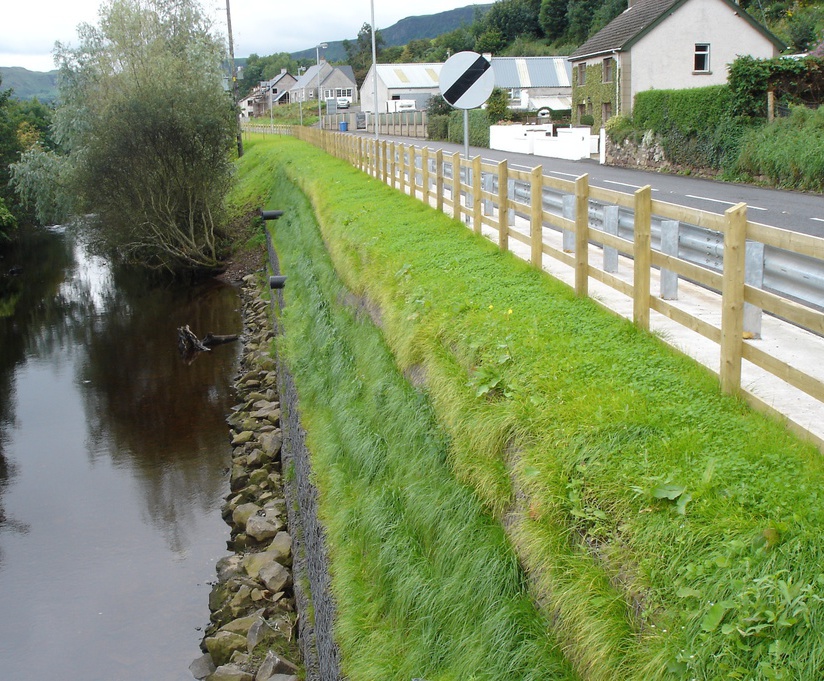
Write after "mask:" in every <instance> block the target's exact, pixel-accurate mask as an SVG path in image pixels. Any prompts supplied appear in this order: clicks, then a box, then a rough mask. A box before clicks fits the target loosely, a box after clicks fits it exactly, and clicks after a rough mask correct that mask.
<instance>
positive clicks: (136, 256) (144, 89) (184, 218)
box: [16, 0, 236, 271]
mask: <svg viewBox="0 0 824 681" xmlns="http://www.w3.org/2000/svg"><path fill="white" fill-rule="evenodd" d="M78 34H79V37H80V44H79V46H78V47H75V48H71V47H66V46H62V45H58V46H57V50H56V54H57V61H58V64H59V67H60V100H61V105H60V106H59V108H58V110H57V112H56V114H55V135H56V137H57V139H58V141H59V143H60V145H61V149H62V151H63V156H62V158H61V159H60V161H59V162H58V163H55V164H53V165H54V166H59V169H60V172H59V176H60V183H59V187H60V188H61V189H62V194H63V197H62V198H63V199H65V195H66V194H68V195H69V197H70V198H71V199H72V202H71V204H70V205H71V208H72V209H73V210H74V211H75V212H79V211H82V212H83V213H90V214H92V215H93V216H94V219H93V220H91V222H90V226H91V234H92V235H93V236H94V237H95V241H96V243H97V244H98V245H99V246H100V248H101V249H102V250H104V251H105V252H108V253H112V254H115V255H116V256H118V257H119V259H120V260H123V261H125V262H130V263H137V264H142V265H148V266H150V267H159V268H166V269H170V270H175V271H179V270H185V269H194V270H215V269H219V268H220V266H221V260H222V259H223V257H224V255H225V252H224V251H225V248H226V244H225V237H224V236H223V235H224V229H223V228H224V222H225V212H224V199H225V195H226V192H227V190H228V187H229V183H230V179H231V168H232V164H231V160H232V159H231V149H232V143H233V139H234V134H235V132H236V130H235V125H236V124H235V118H234V110H233V104H232V102H231V100H230V98H229V95H228V94H227V93H226V92H225V91H224V89H223V73H222V69H221V64H222V62H223V57H224V54H225V50H224V45H223V42H222V41H221V40H220V39H219V38H218V37H216V36H215V35H213V33H212V31H211V25H210V22H209V21H208V20H207V18H206V17H205V15H204V13H203V11H202V9H201V8H200V6H199V5H198V4H197V2H196V0H110V1H109V2H108V3H107V4H104V5H103V6H102V7H101V9H100V21H99V25H98V26H91V25H89V24H84V25H81V26H80V27H79V28H78ZM37 154H38V152H33V153H32V154H31V155H30V156H29V157H28V158H24V159H23V161H22V163H21V167H20V168H18V170H17V173H16V175H17V182H18V185H19V186H21V188H22V189H24V190H25V189H26V171H27V168H29V169H31V170H32V171H33V172H31V177H32V178H38V176H39V177H40V179H42V172H40V174H39V175H38V172H34V171H42V168H44V167H45V168H49V167H52V166H50V165H49V164H48V163H44V162H43V159H42V158H41V159H38V158H37ZM34 185H36V186H34ZM38 187H40V188H41V191H42V186H41V184H40V183H39V182H36V183H31V182H30V183H29V187H28V189H29V191H30V193H36V192H37V191H38Z"/></svg>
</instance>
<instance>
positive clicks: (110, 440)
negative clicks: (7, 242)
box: [0, 230, 241, 681]
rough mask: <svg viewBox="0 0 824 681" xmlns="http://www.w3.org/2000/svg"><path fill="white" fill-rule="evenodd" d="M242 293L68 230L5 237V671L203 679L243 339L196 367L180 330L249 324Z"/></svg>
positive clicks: (1, 335) (0, 323) (0, 548)
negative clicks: (183, 279) (99, 251)
mask: <svg viewBox="0 0 824 681" xmlns="http://www.w3.org/2000/svg"><path fill="white" fill-rule="evenodd" d="M18 266H19V267H20V270H19V271H18V270H16V269H15V274H14V275H9V274H8V271H9V269H11V268H12V267H14V268H17V267H18ZM238 307H239V301H238V296H237V292H236V291H235V290H234V289H232V288H231V287H229V286H224V285H221V284H219V283H217V282H214V281H212V282H209V283H205V284H201V285H197V286H182V285H179V284H175V283H174V282H169V281H161V280H158V279H156V278H155V279H147V278H145V277H142V276H140V275H138V274H136V273H135V272H129V271H122V272H121V271H117V272H112V271H110V269H109V267H108V266H107V264H106V263H105V262H104V261H102V260H100V259H98V258H94V257H91V256H89V255H88V254H87V253H86V252H85V250H84V249H83V246H82V244H80V243H77V242H76V241H75V240H74V235H72V234H71V233H68V234H64V233H63V231H62V230H40V231H37V232H33V233H32V234H30V235H28V238H27V239H26V240H24V241H23V243H21V244H20V245H17V246H15V247H14V248H7V249H6V250H5V251H3V252H2V253H0V659H2V660H3V672H2V674H0V676H2V677H3V678H51V677H63V676H67V677H69V678H85V679H108V678H117V679H121V680H122V681H144V680H145V679H147V678H157V670H158V669H162V670H163V672H162V673H161V676H162V678H164V679H187V678H190V675H189V674H188V672H187V671H186V667H187V666H188V664H189V662H190V661H191V660H192V659H193V658H194V657H195V656H196V655H197V654H198V650H197V642H198V640H199V637H200V634H199V632H197V631H196V627H197V626H200V625H203V624H205V622H206V621H208V605H207V597H208V587H207V586H206V585H205V583H206V581H207V580H209V579H211V578H212V577H213V576H214V567H213V563H212V562H210V561H214V560H215V559H216V558H217V557H219V556H221V555H223V554H224V552H225V546H224V540H225V535H226V527H225V525H224V524H223V522H222V520H221V519H220V514H219V505H220V500H221V497H222V495H223V493H224V492H225V487H226V476H225V468H226V466H227V465H228V461H229V444H228V432H227V429H226V426H225V423H224V420H223V419H224V417H225V415H226V413H227V412H228V410H229V407H230V405H231V404H232V403H233V401H234V397H233V394H232V386H231V381H232V377H233V375H234V373H235V368H236V364H237V353H238V352H239V349H240V348H239V345H238V344H237V343H235V344H229V345H225V346H218V347H216V348H214V349H213V351H212V352H210V353H207V354H206V355H204V357H203V358H201V359H200V360H199V361H198V362H195V363H193V364H192V365H191V366H187V365H185V364H184V363H183V362H182V361H181V359H180V357H179V355H178V353H177V335H176V329H177V327H179V326H183V325H185V324H188V325H189V326H190V327H191V328H192V330H193V331H195V332H196V333H197V334H198V335H200V336H203V335H205V334H206V333H207V332H209V331H211V332H213V333H216V334H229V333H238V332H239V330H240V327H241V320H240V313H239V310H238ZM29 528H30V531H29V532H28V534H26V531H27V530H28V529H29ZM203 589H206V591H205V592H204V591H203ZM55 612H60V613H64V614H66V615H67V616H68V617H70V618H71V621H72V626H70V627H62V626H60V627H55V626H54V621H53V619H54V613H55ZM44 636H48V639H49V646H45V649H44V646H43V645H42V641H43V637H44ZM80 650H82V651H84V652H83V654H82V655H78V651H80ZM67 660H70V661H71V662H70V663H67Z"/></svg>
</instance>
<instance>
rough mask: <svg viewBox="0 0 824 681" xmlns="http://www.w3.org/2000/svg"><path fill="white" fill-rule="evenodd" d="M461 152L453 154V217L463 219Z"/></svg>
mask: <svg viewBox="0 0 824 681" xmlns="http://www.w3.org/2000/svg"><path fill="white" fill-rule="evenodd" d="M462 215H463V209H462V208H461V152H459V151H456V152H455V153H454V154H452V217H453V218H454V219H455V220H461V219H462Z"/></svg>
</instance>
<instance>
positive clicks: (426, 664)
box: [271, 171, 575, 681]
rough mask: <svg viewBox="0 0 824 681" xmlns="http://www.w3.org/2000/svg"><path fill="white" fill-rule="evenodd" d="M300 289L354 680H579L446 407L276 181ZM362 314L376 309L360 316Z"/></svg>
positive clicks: (319, 463) (305, 368) (299, 323)
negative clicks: (468, 478) (476, 488)
mask: <svg viewBox="0 0 824 681" xmlns="http://www.w3.org/2000/svg"><path fill="white" fill-rule="evenodd" d="M272 179H273V182H274V183H275V186H276V190H275V192H274V193H273V195H272V198H271V203H272V205H273V206H276V207H278V208H281V209H284V210H285V211H286V215H285V216H284V217H283V218H281V219H280V220H279V221H278V223H277V224H276V225H275V227H274V233H275V241H276V245H277V249H278V253H279V258H280V262H281V266H282V268H283V271H284V272H285V273H287V274H288V276H289V285H288V288H287V289H286V292H285V295H286V301H287V303H286V307H285V312H284V314H283V325H284V329H285V338H284V341H283V344H284V347H283V349H284V352H285V353H286V356H287V358H288V362H289V365H290V367H291V369H292V371H293V373H294V376H295V382H296V385H297V388H298V392H299V395H300V401H301V402H300V406H301V416H302V420H303V422H304V424H305V427H306V429H307V432H308V444H309V447H310V450H311V452H312V463H313V468H314V472H315V474H316V476H317V486H318V490H319V494H320V512H321V515H322V519H323V521H324V524H325V526H326V528H327V532H328V543H329V547H330V554H331V569H332V576H333V591H334V596H335V599H336V601H337V604H338V619H337V622H336V625H335V633H336V637H337V639H338V642H339V644H340V649H341V655H342V668H343V671H344V673H345V675H346V677H347V678H349V679H352V680H353V681H354V680H357V679H364V680H369V681H372V680H374V679H382V680H383V679H386V680H388V679H398V680H404V681H408V680H409V679H411V678H425V679H427V680H433V681H434V680H436V679H456V680H458V679H489V680H490V681H492V680H493V679H534V680H535V681H538V680H543V679H574V678H575V675H574V674H573V673H572V672H571V670H570V668H569V666H568V665H567V664H566V663H565V661H564V660H563V657H562V655H561V654H560V652H559V651H558V648H557V645H556V644H555V643H554V642H553V638H552V635H551V633H549V632H548V625H547V623H546V621H544V619H543V618H542V616H541V615H540V614H539V613H538V611H537V610H536V609H535V608H534V606H533V605H532V603H531V601H530V599H529V596H528V593H527V590H526V588H525V585H524V580H523V575H522V573H521V570H520V567H519V565H518V561H517V559H516V558H515V555H514V554H513V552H512V550H511V548H510V547H509V546H508V544H507V541H506V538H505V536H504V533H503V531H502V529H501V528H500V526H499V525H498V524H497V523H496V522H495V521H494V520H493V519H492V518H491V517H490V516H489V515H488V514H487V513H485V512H484V510H483V507H482V505H481V504H480V503H479V502H478V500H477V498H476V497H475V495H474V494H473V493H472V490H471V489H469V488H468V487H466V486H464V485H461V484H460V483H458V482H457V481H456V480H455V479H454V478H453V476H452V475H451V472H450V469H449V466H448V465H447V455H446V450H447V441H446V439H445V436H444V434H443V432H442V431H441V430H440V429H439V428H438V426H437V423H436V419H435V416H434V413H433V411H432V408H431V406H430V405H429V403H428V402H427V400H426V399H425V397H423V396H422V395H421V394H419V393H417V392H416V391H415V390H413V389H412V388H411V386H410V385H409V384H408V383H407V382H406V380H405V379H404V378H403V376H402V375H401V373H400V372H399V371H398V368H397V366H396V365H395V363H394V360H393V357H392V355H391V353H390V352H389V350H388V348H387V347H386V345H385V343H384V341H383V338H382V336H381V334H380V332H379V330H378V329H376V328H375V326H374V325H373V324H372V322H371V320H370V318H369V317H368V315H366V314H364V313H363V311H362V308H361V307H360V306H359V305H358V304H357V303H356V302H355V301H353V300H352V296H351V295H350V294H349V292H347V291H346V290H345V289H344V287H343V286H342V284H341V283H340V281H339V280H338V278H337V275H336V273H335V271H334V269H333V267H332V264H331V262H330V260H329V257H328V255H327V253H326V251H325V248H324V245H323V241H322V239H321V236H320V233H319V231H318V228H317V225H316V224H315V221H314V216H313V213H312V210H311V207H310V206H309V204H308V203H307V201H306V200H305V199H304V198H303V197H302V196H301V195H300V193H299V191H298V190H297V189H296V188H295V186H294V185H293V184H292V183H291V182H290V180H289V179H288V178H287V177H286V175H285V174H284V173H283V172H282V171H279V172H278V173H277V174H276V175H275V176H274V177H273V178H272ZM359 310H360V311H359Z"/></svg>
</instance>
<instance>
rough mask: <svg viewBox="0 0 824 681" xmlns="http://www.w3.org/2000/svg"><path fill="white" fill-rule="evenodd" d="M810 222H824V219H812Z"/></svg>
mask: <svg viewBox="0 0 824 681" xmlns="http://www.w3.org/2000/svg"><path fill="white" fill-rule="evenodd" d="M810 220H815V221H816V222H824V218H810Z"/></svg>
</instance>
